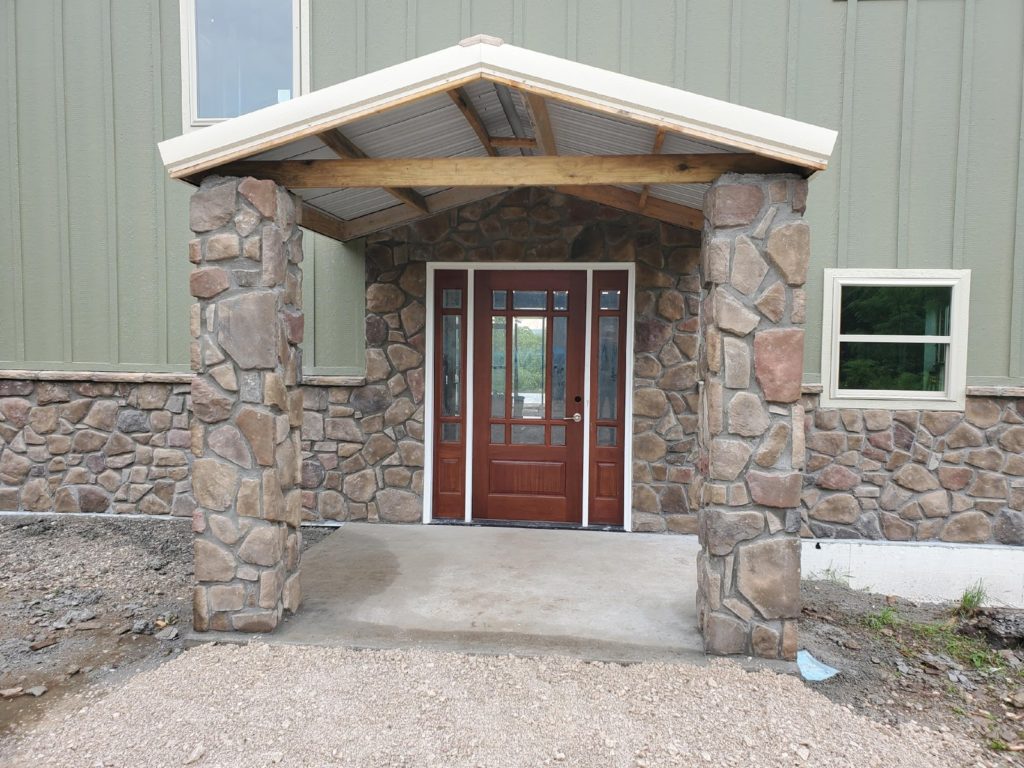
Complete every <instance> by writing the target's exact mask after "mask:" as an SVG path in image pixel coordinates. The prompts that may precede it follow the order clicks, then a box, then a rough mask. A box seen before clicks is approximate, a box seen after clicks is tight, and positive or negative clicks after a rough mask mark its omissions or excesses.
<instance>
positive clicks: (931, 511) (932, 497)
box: [917, 491, 949, 517]
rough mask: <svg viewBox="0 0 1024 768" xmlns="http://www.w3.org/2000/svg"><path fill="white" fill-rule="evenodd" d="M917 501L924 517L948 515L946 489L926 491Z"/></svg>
mask: <svg viewBox="0 0 1024 768" xmlns="http://www.w3.org/2000/svg"><path fill="white" fill-rule="evenodd" d="M917 503H918V504H919V505H920V507H921V513H922V514H923V515H924V516H925V517H949V494H948V493H946V491H932V492H931V493H926V494H924V495H923V496H921V497H920V498H919V499H918V500H917Z"/></svg>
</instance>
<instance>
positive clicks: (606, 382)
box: [597, 317, 619, 419]
mask: <svg viewBox="0 0 1024 768" xmlns="http://www.w3.org/2000/svg"><path fill="white" fill-rule="evenodd" d="M618 377H619V318H617V317H602V318H601V319H600V321H599V324H598V347H597V418H599V419H615V418H617V414H616V411H617V404H618V403H617V400H618V397H617V396H618Z"/></svg>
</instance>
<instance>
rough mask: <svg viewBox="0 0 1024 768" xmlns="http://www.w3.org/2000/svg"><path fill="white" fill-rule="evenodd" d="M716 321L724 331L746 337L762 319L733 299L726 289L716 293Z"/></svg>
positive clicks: (718, 290) (720, 289)
mask: <svg viewBox="0 0 1024 768" xmlns="http://www.w3.org/2000/svg"><path fill="white" fill-rule="evenodd" d="M715 320H716V321H717V323H718V327H719V328H721V329H722V330H723V331H728V332H729V333H734V334H736V335H737V336H746V335H747V334H748V333H750V332H751V331H752V330H754V329H755V328H756V327H757V324H758V323H759V322H760V318H759V317H758V316H757V315H756V314H755V313H753V312H751V311H750V310H749V309H747V308H746V307H744V306H743V305H742V304H741V303H740V302H739V301H738V300H737V299H735V298H733V297H732V296H731V295H730V294H729V293H728V291H726V290H725V289H724V288H719V289H717V290H716V291H715Z"/></svg>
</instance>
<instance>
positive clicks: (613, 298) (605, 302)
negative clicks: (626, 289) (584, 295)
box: [600, 291, 619, 309]
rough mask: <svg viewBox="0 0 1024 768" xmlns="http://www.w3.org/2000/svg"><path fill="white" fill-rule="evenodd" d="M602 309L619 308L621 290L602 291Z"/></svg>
mask: <svg viewBox="0 0 1024 768" xmlns="http://www.w3.org/2000/svg"><path fill="white" fill-rule="evenodd" d="M600 307H601V309H618V308H619V292H618V291H601V303H600Z"/></svg>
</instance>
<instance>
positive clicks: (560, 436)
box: [551, 426, 565, 445]
mask: <svg viewBox="0 0 1024 768" xmlns="http://www.w3.org/2000/svg"><path fill="white" fill-rule="evenodd" d="M551 444H552V445H565V427H562V426H557V427H552V428H551Z"/></svg>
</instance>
